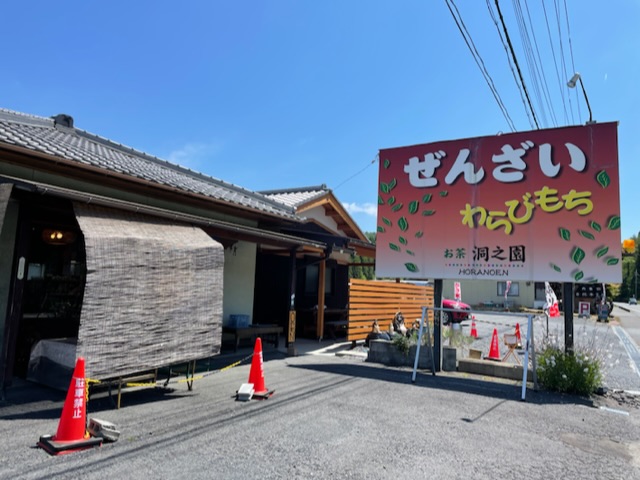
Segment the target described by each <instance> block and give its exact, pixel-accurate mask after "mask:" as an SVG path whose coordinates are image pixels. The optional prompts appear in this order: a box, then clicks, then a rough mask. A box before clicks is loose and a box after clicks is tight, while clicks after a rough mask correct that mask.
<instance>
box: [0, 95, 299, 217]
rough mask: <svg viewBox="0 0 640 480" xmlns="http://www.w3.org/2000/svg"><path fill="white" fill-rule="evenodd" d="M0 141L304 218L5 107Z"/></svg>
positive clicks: (185, 170)
mask: <svg viewBox="0 0 640 480" xmlns="http://www.w3.org/2000/svg"><path fill="white" fill-rule="evenodd" d="M0 143H5V144H9V145H15V146H17V147H22V148H26V149H29V150H33V151H35V152H40V153H45V154H48V155H53V156H56V157H60V158H63V159H65V160H71V161H74V162H78V163H79V164H83V165H90V166H93V167H97V168H102V169H104V170H107V171H109V172H116V173H120V174H124V175H128V176H131V177H135V178H139V179H143V180H146V181H149V182H152V183H156V184H159V185H165V186H169V187H173V188H176V189H179V190H182V191H184V192H185V193H193V194H198V195H204V196H206V197H209V198H211V199H215V200H218V201H223V202H226V203H228V204H231V205H237V206H240V207H243V208H248V209H252V210H256V211H258V212H263V213H267V214H270V215H275V216H277V217H282V218H288V219H294V220H300V217H297V216H296V215H295V213H294V209H293V208H292V206H291V205H287V204H285V203H282V202H278V201H277V200H275V199H272V198H268V197H267V196H265V195H263V194H261V193H258V192H254V191H251V190H247V189H245V188H242V187H239V186H237V185H234V184H231V183H227V182H224V181H222V180H218V179H216V178H213V177H209V176H207V175H204V174H201V173H198V172H195V171H193V170H190V169H188V168H185V167H181V166H179V165H175V164H172V163H169V162H167V161H165V160H162V159H160V158H157V157H154V156H152V155H148V154H146V153H144V152H140V151H137V150H134V149H133V148H129V147H126V146H124V145H120V144H118V143H116V142H113V141H111V140H108V139H106V138H103V137H100V136H97V135H94V134H91V133H89V132H86V131H84V130H80V129H77V128H73V127H66V126H62V125H61V124H57V125H56V122H54V120H53V119H52V118H45V117H38V116H34V115H26V114H23V113H19V112H14V111H11V110H6V109H2V108H0Z"/></svg>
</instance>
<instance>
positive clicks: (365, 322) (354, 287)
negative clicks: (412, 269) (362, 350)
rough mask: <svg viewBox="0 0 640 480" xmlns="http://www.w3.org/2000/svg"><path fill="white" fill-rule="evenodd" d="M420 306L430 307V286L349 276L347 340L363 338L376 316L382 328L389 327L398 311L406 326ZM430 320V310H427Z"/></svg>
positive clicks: (418, 313)
mask: <svg viewBox="0 0 640 480" xmlns="http://www.w3.org/2000/svg"><path fill="white" fill-rule="evenodd" d="M422 307H433V287H427V286H420V285H413V284H411V283H399V282H381V281H376V280H357V279H353V278H352V279H351V280H350V282H349V320H348V325H347V340H349V341H357V340H364V339H365V338H367V335H368V334H369V332H370V331H371V324H372V323H373V321H374V320H378V323H379V324H380V329H381V330H383V331H384V330H389V329H390V328H391V323H392V321H393V316H394V315H395V314H396V312H397V311H401V312H402V315H403V316H404V321H405V325H406V327H407V328H410V327H411V324H412V323H413V322H414V321H415V320H416V319H418V318H421V317H422ZM429 321H430V322H433V310H431V311H429Z"/></svg>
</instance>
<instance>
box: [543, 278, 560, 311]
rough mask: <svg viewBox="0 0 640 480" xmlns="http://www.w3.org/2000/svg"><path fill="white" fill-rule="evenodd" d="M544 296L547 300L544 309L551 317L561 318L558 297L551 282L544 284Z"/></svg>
mask: <svg viewBox="0 0 640 480" xmlns="http://www.w3.org/2000/svg"><path fill="white" fill-rule="evenodd" d="M544 295H545V297H546V300H547V303H546V304H545V306H544V309H545V310H546V311H547V312H548V314H549V316H550V317H558V316H560V311H559V308H558V297H556V292H554V291H553V288H551V285H549V282H544Z"/></svg>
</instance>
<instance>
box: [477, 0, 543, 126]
mask: <svg viewBox="0 0 640 480" xmlns="http://www.w3.org/2000/svg"><path fill="white" fill-rule="evenodd" d="M487 9H488V10H489V15H491V19H492V20H493V23H494V25H495V26H496V30H497V32H498V36H499V37H500V41H501V42H502V47H503V48H504V53H505V54H506V55H507V62H508V63H509V69H510V70H511V75H512V76H513V81H514V82H515V83H516V87H518V91H519V92H520V100H521V101H522V106H523V107H524V111H525V112H526V114H527V119H528V120H529V125H530V126H531V128H533V120H532V118H531V114H530V113H529V109H528V108H527V104H526V103H525V98H524V92H523V91H522V87H521V86H520V82H518V77H517V76H516V71H515V69H514V66H513V62H512V61H511V55H509V49H508V47H507V43H506V41H505V40H504V37H503V36H502V31H501V30H500V26H499V25H498V19H497V18H496V16H495V14H494V13H493V9H492V8H491V2H490V0H487Z"/></svg>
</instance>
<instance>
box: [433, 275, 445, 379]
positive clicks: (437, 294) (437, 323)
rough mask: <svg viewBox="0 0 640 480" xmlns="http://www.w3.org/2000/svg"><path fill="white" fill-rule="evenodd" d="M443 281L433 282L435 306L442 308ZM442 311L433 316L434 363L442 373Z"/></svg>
mask: <svg viewBox="0 0 640 480" xmlns="http://www.w3.org/2000/svg"><path fill="white" fill-rule="evenodd" d="M443 289H444V287H443V281H442V279H441V278H440V279H436V280H435V281H434V282H433V306H434V307H440V306H441V305H442V291H443ZM440 313H441V312H440V311H439V310H435V311H434V315H433V363H434V365H435V371H436V372H439V371H440V359H441V358H442V325H441V324H442V319H441V318H440V316H441V315H440Z"/></svg>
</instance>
